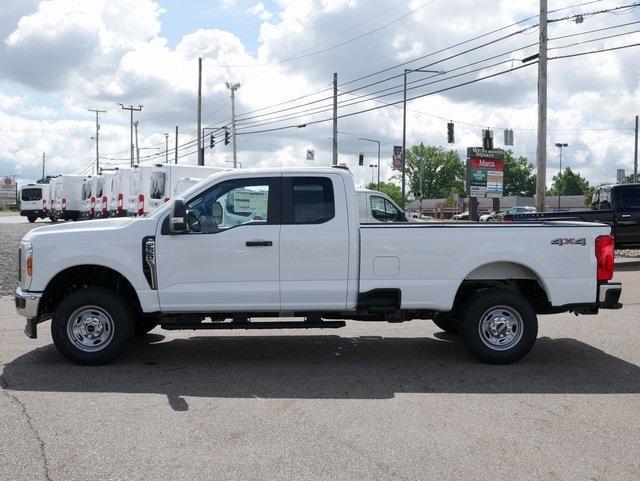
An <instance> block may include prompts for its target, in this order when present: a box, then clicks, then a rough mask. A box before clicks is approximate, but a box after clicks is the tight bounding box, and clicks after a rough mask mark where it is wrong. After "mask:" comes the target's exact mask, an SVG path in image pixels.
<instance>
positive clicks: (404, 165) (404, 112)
mask: <svg viewBox="0 0 640 481" xmlns="http://www.w3.org/2000/svg"><path fill="white" fill-rule="evenodd" d="M410 72H421V73H435V74H438V75H440V74H443V73H446V72H445V71H443V70H427V69H421V68H416V69H410V68H405V69H404V88H403V89H402V90H403V97H402V209H403V210H404V206H405V195H406V190H407V187H406V177H407V174H406V172H407V162H406V158H407V74H408V73H410Z"/></svg>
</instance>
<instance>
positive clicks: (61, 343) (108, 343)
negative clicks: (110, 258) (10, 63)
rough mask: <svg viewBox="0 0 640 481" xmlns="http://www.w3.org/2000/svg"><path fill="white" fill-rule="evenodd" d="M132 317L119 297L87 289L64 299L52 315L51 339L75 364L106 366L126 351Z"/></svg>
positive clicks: (98, 290) (130, 335)
mask: <svg viewBox="0 0 640 481" xmlns="http://www.w3.org/2000/svg"><path fill="white" fill-rule="evenodd" d="M133 333H134V324H133V315H132V314H131V310H130V309H129V306H128V305H127V303H126V302H125V301H124V300H123V299H122V298H121V297H120V296H119V295H117V294H115V293H113V292H111V291H109V290H107V289H102V288H87V289H81V290H79V291H76V292H73V293H71V294H69V295H68V296H67V297H65V298H64V299H63V300H62V302H61V303H60V304H59V306H58V308H57V309H56V310H55V312H54V314H53V320H52V321H51V336H52V337H53V342H54V344H55V345H56V347H57V348H58V350H59V351H60V353H61V354H62V355H63V356H65V357H66V358H67V359H69V360H70V361H72V362H75V363H76V364H87V365H99V364H107V363H109V362H111V361H113V360H114V359H116V358H117V357H118V356H119V355H120V354H121V353H122V352H123V351H124V349H125V348H126V347H127V344H128V343H129V341H130V340H131V338H132V336H133Z"/></svg>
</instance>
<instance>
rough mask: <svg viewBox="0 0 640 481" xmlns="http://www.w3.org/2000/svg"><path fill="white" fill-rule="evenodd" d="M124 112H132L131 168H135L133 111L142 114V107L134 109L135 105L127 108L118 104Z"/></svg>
mask: <svg viewBox="0 0 640 481" xmlns="http://www.w3.org/2000/svg"><path fill="white" fill-rule="evenodd" d="M118 105H120V107H122V110H128V111H129V112H131V122H130V126H131V127H130V131H131V167H133V148H134V145H133V111H134V110H135V111H136V112H140V111H141V110H142V105H138V107H134V106H133V105H129V106H125V105H124V104H121V103H118Z"/></svg>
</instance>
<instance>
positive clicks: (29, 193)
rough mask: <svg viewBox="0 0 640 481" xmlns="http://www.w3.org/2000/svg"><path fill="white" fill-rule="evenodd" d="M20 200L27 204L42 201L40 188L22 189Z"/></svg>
mask: <svg viewBox="0 0 640 481" xmlns="http://www.w3.org/2000/svg"><path fill="white" fill-rule="evenodd" d="M22 200H25V201H27V202H29V201H34V200H42V189H41V188H40V187H29V188H26V189H22Z"/></svg>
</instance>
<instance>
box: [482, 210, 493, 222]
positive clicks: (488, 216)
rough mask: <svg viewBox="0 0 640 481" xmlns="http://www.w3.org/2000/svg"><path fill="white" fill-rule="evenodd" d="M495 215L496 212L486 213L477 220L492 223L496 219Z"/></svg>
mask: <svg viewBox="0 0 640 481" xmlns="http://www.w3.org/2000/svg"><path fill="white" fill-rule="evenodd" d="M496 214H497V212H496V211H491V212H487V213H486V214H482V215H481V216H480V217H479V220H480V222H493V221H494V219H495V217H496Z"/></svg>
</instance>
